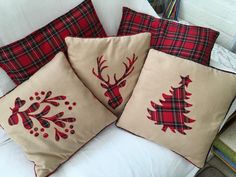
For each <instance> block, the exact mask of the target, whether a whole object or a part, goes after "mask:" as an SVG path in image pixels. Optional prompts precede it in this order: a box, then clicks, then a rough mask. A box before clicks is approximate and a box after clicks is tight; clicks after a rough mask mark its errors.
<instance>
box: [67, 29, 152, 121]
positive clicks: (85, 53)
mask: <svg viewBox="0 0 236 177" xmlns="http://www.w3.org/2000/svg"><path fill="white" fill-rule="evenodd" d="M66 44H67V46H68V56H69V60H70V62H71V64H72V67H73V68H74V69H75V71H76V73H77V74H78V76H79V78H80V79H81V80H82V82H83V83H84V84H85V85H86V86H87V87H88V88H89V89H90V90H91V91H92V92H93V94H94V95H95V96H96V97H97V98H98V99H99V100H100V101H101V102H102V103H103V104H104V105H106V106H107V108H109V109H110V110H111V111H112V112H114V113H115V114H116V115H118V116H119V115H120V114H121V112H122V110H123V109H124V106H125V104H126V103H127V101H128V99H129V97H130V95H131V93H132V91H133V88H134V86H135V84H136V81H137V79H138V76H139V74H140V71H141V69H142V66H143V63H144V61H145V58H146V55H147V52H148V49H149V45H150V33H141V34H137V35H132V36H123V37H108V38H96V39H95V38H94V39H93V38H90V39H84V38H71V37H67V38H66Z"/></svg>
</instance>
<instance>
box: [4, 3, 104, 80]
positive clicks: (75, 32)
mask: <svg viewBox="0 0 236 177" xmlns="http://www.w3.org/2000/svg"><path fill="white" fill-rule="evenodd" d="M67 36H80V37H105V36H106V33H105V31H104V29H103V27H102V25H101V23H100V21H99V19H98V17H97V14H96V12H95V9H94V7H93V4H92V2H91V0H85V1H84V2H82V3H81V4H79V5H78V6H77V7H75V8H74V9H72V10H70V11H69V12H67V13H66V14H65V15H63V16H61V17H59V18H57V19H55V20H54V21H52V22H51V23H49V24H48V25H46V26H44V27H43V28H41V29H39V30H37V31H35V32H33V33H32V34H30V35H28V36H27V37H25V38H23V39H21V40H19V41H16V42H14V43H12V44H9V45H7V46H4V47H2V48H0V66H1V67H2V68H3V69H4V70H5V71H6V72H7V74H8V75H9V76H10V77H11V79H12V80H13V81H14V82H15V83H16V84H20V83H22V82H24V81H25V80H27V79H28V78H29V77H30V76H31V75H33V74H34V73H35V72H36V71H37V70H38V69H40V68H41V67H42V66H43V65H45V64H46V63H48V62H49V61H50V60H51V59H52V58H53V57H54V56H55V54H57V53H58V52H59V51H63V52H65V51H66V44H65V42H64V39H65V37H67Z"/></svg>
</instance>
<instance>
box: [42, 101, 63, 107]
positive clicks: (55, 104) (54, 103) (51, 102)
mask: <svg viewBox="0 0 236 177" xmlns="http://www.w3.org/2000/svg"><path fill="white" fill-rule="evenodd" d="M44 103H48V104H51V105H53V106H59V105H60V104H59V103H58V102H55V101H48V100H46V101H44Z"/></svg>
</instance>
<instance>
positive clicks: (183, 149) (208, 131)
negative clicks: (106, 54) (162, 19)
mask: <svg viewBox="0 0 236 177" xmlns="http://www.w3.org/2000/svg"><path fill="white" fill-rule="evenodd" d="M235 96H236V76H235V75H234V74H230V73H226V72H222V71H219V70H216V69H213V68H210V67H206V66H203V65H200V64H197V63H194V62H192V61H188V60H183V59H180V58H178V57H175V56H171V55H168V54H165V53H162V52H158V51H155V50H150V52H149V54H148V57H147V59H146V63H145V64H144V67H143V70H142V72H141V74H140V77H139V80H138V82H137V85H136V87H135V89H134V92H133V94H132V96H131V98H130V100H129V102H128V103H127V106H126V107H125V110H124V112H123V114H122V116H121V118H120V120H119V121H118V124H117V125H118V126H119V127H121V128H123V129H126V130H128V131H130V132H132V133H134V134H136V135H139V136H142V137H144V138H146V139H149V140H151V141H154V142H156V143H158V144H161V145H163V146H165V147H167V148H169V149H171V150H173V151H175V152H177V153H178V154H180V155H182V156H184V157H185V158H186V159H188V160H190V161H191V162H192V163H193V164H195V165H196V166H198V167H202V166H203V165H204V162H205V159H206V156H207V153H208V151H209V149H210V146H211V144H212V141H213V139H214V137H215V136H216V134H217V130H218V129H219V126H220V125H221V122H222V121H223V119H224V117H225V115H226V113H227V111H228V108H229V106H230V104H231V102H232V100H233V99H234V98H235Z"/></svg>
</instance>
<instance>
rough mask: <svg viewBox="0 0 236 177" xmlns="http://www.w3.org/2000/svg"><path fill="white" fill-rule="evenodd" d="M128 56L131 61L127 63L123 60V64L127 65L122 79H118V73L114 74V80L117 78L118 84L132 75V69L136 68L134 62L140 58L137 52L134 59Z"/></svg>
mask: <svg viewBox="0 0 236 177" xmlns="http://www.w3.org/2000/svg"><path fill="white" fill-rule="evenodd" d="M126 58H127V60H128V61H129V63H128V64H126V63H125V62H123V64H124V65H125V72H124V74H123V76H121V77H120V79H117V78H116V74H114V80H115V83H116V84H118V83H119V82H121V81H122V80H124V79H125V78H126V77H127V76H128V75H130V73H132V71H133V70H134V63H135V62H136V61H137V59H138V57H136V56H135V54H133V58H132V59H130V58H129V57H126Z"/></svg>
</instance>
